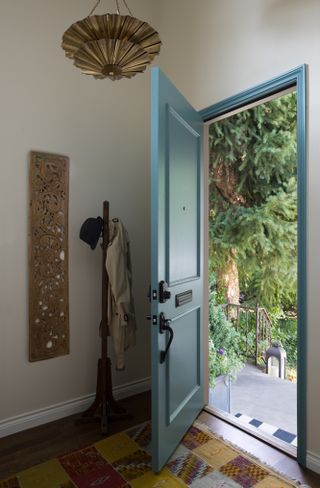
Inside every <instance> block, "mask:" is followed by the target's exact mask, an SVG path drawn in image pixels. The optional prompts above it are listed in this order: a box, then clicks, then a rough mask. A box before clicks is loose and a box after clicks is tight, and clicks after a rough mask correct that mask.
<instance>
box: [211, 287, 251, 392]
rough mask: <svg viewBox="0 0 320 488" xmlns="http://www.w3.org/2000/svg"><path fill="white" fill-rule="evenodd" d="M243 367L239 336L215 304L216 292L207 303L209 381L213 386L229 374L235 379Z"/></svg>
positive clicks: (219, 306)
mask: <svg viewBox="0 0 320 488" xmlns="http://www.w3.org/2000/svg"><path fill="white" fill-rule="evenodd" d="M243 366H244V363H243V358H242V356H241V353H240V334H239V333H238V332H237V331H236V330H235V328H234V327H233V326H232V324H231V323H230V322H229V321H228V320H227V318H226V316H225V313H224V311H223V308H222V305H221V304H216V292H215V291H213V292H212V293H211V296H210V301H209V379H210V386H212V387H214V386H215V379H216V378H217V377H218V376H220V375H223V374H229V375H230V377H231V379H235V377H236V374H237V372H238V371H239V370H240V369H242V368H243Z"/></svg>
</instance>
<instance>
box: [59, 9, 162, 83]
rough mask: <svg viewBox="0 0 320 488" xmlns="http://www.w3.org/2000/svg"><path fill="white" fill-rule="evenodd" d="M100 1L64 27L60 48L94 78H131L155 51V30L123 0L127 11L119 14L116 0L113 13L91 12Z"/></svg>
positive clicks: (142, 69)
mask: <svg viewBox="0 0 320 488" xmlns="http://www.w3.org/2000/svg"><path fill="white" fill-rule="evenodd" d="M100 1H101V0H98V1H97V2H96V4H95V6H94V8H93V9H92V10H91V12H90V13H89V15H88V17H86V18H84V19H83V20H79V21H78V22H75V23H74V24H72V25H71V26H70V27H69V29H68V30H66V32H65V33H64V34H63V38H62V48H63V49H64V51H65V54H66V56H67V57H68V58H70V59H73V62H74V65H75V66H76V67H77V68H79V69H81V71H82V73H84V74H87V75H92V76H94V77H95V78H97V79H103V78H110V79H111V80H120V79H121V78H123V77H124V78H132V77H133V76H134V75H136V74H137V73H142V72H143V71H145V69H146V67H147V66H148V64H150V63H151V62H152V61H153V59H154V57H155V56H156V55H157V54H159V52H160V47H161V40H160V37H159V34H158V32H156V31H155V30H154V29H153V28H152V27H151V26H150V25H149V24H148V23H147V22H143V21H141V20H139V19H137V18H135V17H133V15H132V13H131V11H130V9H129V7H128V5H127V2H126V0H123V3H124V5H125V7H126V9H127V11H128V13H129V15H121V14H120V8H119V0H116V6H117V13H116V14H105V15H92V14H93V12H94V11H95V9H96V8H97V6H98V5H99V3H100Z"/></svg>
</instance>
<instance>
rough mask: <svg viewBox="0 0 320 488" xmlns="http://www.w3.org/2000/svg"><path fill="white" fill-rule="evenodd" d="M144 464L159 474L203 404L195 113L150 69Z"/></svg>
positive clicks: (197, 123) (198, 160)
mask: <svg viewBox="0 0 320 488" xmlns="http://www.w3.org/2000/svg"><path fill="white" fill-rule="evenodd" d="M151 124H152V128H151V136H152V140H151V155H152V158H151V159H152V161H151V173H152V176H151V178H152V182H151V187H152V190H151V191H152V197H151V198H152V210H151V212H152V213H151V319H152V320H151V348H152V467H153V470H154V471H155V472H159V471H160V470H161V468H162V467H163V465H164V464H165V463H166V461H167V460H168V458H169V457H170V455H171V454H172V452H173V451H174V450H175V448H176V447H177V445H178V444H179V442H180V440H181V438H182V436H183V435H184V433H185V432H186V430H187V429H188V428H189V426H190V425H191V424H192V422H193V421H194V419H195V418H196V416H197V415H198V413H199V412H200V411H201V409H202V408H203V405H204V391H203V360H202V348H203V340H202V328H203V327H202V301H203V273H202V267H203V258H202V254H203V253H202V247H203V235H202V234H203V211H202V201H203V198H202V174H203V173H202V131H203V121H202V118H201V117H200V115H199V114H198V112H197V111H196V110H194V109H193V107H192V106H191V105H190V104H189V103H188V102H187V101H186V99H185V98H184V97H183V96H182V95H181V94H180V93H179V91H178V90H177V89H176V88H175V87H174V86H173V85H172V83H171V82H170V81H169V80H168V79H167V78H166V77H165V75H164V74H163V73H162V72H161V71H160V70H159V68H153V69H152V121H151Z"/></svg>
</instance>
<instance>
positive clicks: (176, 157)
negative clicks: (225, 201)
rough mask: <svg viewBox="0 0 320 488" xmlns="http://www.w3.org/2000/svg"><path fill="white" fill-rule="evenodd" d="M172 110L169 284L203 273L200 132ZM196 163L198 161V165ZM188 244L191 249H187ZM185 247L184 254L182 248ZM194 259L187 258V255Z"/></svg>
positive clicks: (170, 135)
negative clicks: (200, 215)
mask: <svg viewBox="0 0 320 488" xmlns="http://www.w3.org/2000/svg"><path fill="white" fill-rule="evenodd" d="M167 110H168V140H167V144H168V152H169V154H168V158H167V165H168V166H167V168H166V173H167V174H166V178H167V180H166V187H167V191H168V197H167V198H168V206H167V211H168V212H169V215H168V216H167V222H168V225H169V229H168V232H167V236H168V243H167V250H166V251H167V255H168V256H169V259H168V261H167V263H168V265H169V270H168V271H169V272H168V276H167V281H168V282H169V284H173V283H175V284H176V283H178V282H179V281H184V280H188V279H191V278H194V277H196V276H199V262H198V258H199V248H198V246H199V224H200V223H199V218H198V217H199V203H200V202H199V184H200V181H199V176H200V175H199V170H200V154H201V152H200V149H201V148H200V135H199V134H198V133H196V132H195V131H194V130H193V128H192V127H191V126H190V125H188V124H187V122H186V121H185V120H183V119H182V117H180V116H179V114H178V113H177V112H176V111H175V110H174V109H173V108H172V107H171V106H168V107H167ZM195 162H196V164H195ZM186 247H187V248H186ZM182 248H185V252H184V253H182V252H181V249H182ZM185 254H188V256H189V257H190V259H188V260H186V259H185V257H184V255H185Z"/></svg>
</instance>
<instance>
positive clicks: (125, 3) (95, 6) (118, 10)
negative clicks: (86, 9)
mask: <svg viewBox="0 0 320 488" xmlns="http://www.w3.org/2000/svg"><path fill="white" fill-rule="evenodd" d="M122 1H123V3H124V5H125V7H126V9H127V10H128V12H129V14H130V15H131V17H133V13H132V12H131V10H130V9H129V6H128V4H127V2H126V0H122ZM100 2H101V0H97V2H96V3H95V5H94V7H93V9H91V11H90V13H89V15H88V17H90V15H92V14H93V12H94V11H95V10H96V8H97V7H98V5H99V3H100ZM116 5H117V13H118V15H120V6H119V0H116Z"/></svg>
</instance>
